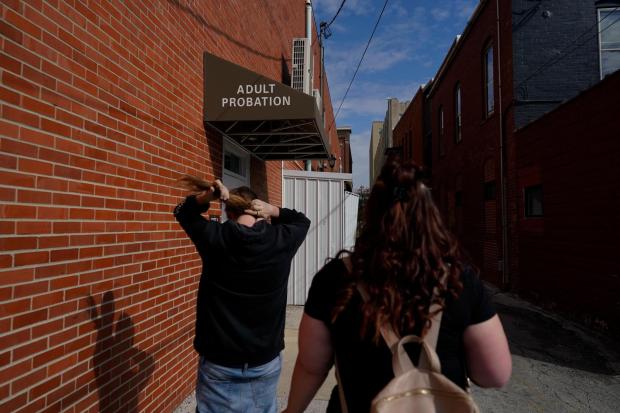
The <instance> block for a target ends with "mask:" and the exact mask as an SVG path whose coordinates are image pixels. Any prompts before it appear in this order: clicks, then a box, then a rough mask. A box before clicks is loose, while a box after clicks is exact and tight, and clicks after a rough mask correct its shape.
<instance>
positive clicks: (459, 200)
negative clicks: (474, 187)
mask: <svg viewBox="0 0 620 413" xmlns="http://www.w3.org/2000/svg"><path fill="white" fill-rule="evenodd" d="M454 206H455V207H457V208H460V207H462V206H463V191H457V192H455V193H454Z"/></svg>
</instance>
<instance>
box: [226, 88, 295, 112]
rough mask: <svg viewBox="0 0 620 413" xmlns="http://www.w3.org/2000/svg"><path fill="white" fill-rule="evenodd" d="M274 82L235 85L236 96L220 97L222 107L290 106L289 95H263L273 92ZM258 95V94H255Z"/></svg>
mask: <svg viewBox="0 0 620 413" xmlns="http://www.w3.org/2000/svg"><path fill="white" fill-rule="evenodd" d="M275 88H276V84H275V83H259V84H245V85H239V86H238V87H237V96H228V97H223V98H222V107H223V108H243V107H248V108H249V107H271V106H273V107H277V106H291V97H290V96H263V95H273V94H274V93H275ZM257 95H260V96H257Z"/></svg>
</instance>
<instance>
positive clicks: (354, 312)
mask: <svg viewBox="0 0 620 413" xmlns="http://www.w3.org/2000/svg"><path fill="white" fill-rule="evenodd" d="M346 271H347V270H346V268H345V266H344V264H343V262H342V260H333V261H331V262H329V263H328V264H327V265H325V267H323V268H322V269H321V271H319V272H318V273H317V274H316V276H315V277H314V279H313V280H312V285H311V287H310V291H309V293H308V300H307V301H306V305H305V313H306V314H308V315H309V316H310V317H312V318H315V319H318V320H321V321H323V322H324V323H325V324H326V325H327V327H328V328H329V330H330V332H331V336H332V343H333V346H334V351H335V354H336V357H337V359H338V366H339V371H340V378H341V380H342V383H343V389H344V393H345V397H346V400H347V406H348V410H349V411H350V412H367V411H369V410H370V402H371V401H372V399H373V398H374V397H375V396H376V395H377V393H379V391H380V390H381V389H382V388H383V387H385V385H386V384H387V383H388V382H389V381H390V380H391V379H392V378H394V374H393V372H392V362H391V360H392V354H391V352H390V350H389V348H388V347H387V345H386V344H385V342H384V341H383V340H381V341H380V342H379V344H378V345H375V344H374V343H373V342H372V340H371V338H365V339H362V338H360V327H361V321H362V317H361V310H360V309H361V305H362V298H361V296H360V295H359V293H358V292H357V291H355V293H354V295H353V297H352V299H351V301H350V302H349V304H348V306H347V308H346V309H345V310H344V311H343V312H342V313H341V314H340V315H339V317H338V319H337V320H336V322H335V323H332V322H331V318H332V310H333V308H334V305H335V303H336V300H337V298H338V296H339V293H340V292H341V291H342V290H343V288H344V287H345V285H346V278H345V277H346V274H347V272H346ZM461 282H462V283H463V291H462V292H461V294H460V295H459V297H458V298H457V299H454V298H452V297H451V296H449V297H448V298H447V299H446V309H445V310H444V312H443V315H442V320H441V327H440V329H439V338H438V342H437V349H436V350H437V355H438V356H439V360H440V361H441V372H442V374H444V375H445V376H446V377H448V378H449V379H450V380H452V381H453V382H454V383H456V384H457V385H458V386H460V387H462V388H465V387H466V383H467V370H466V363H465V349H464V345H463V332H464V331H465V328H467V327H468V326H469V325H472V324H477V323H481V322H483V321H486V320H488V319H490V318H491V317H493V316H494V315H495V309H494V307H493V305H492V303H491V299H490V296H489V294H488V292H487V291H486V290H485V288H484V286H483V285H482V282H481V281H480V279H478V277H477V276H476V275H475V274H474V273H472V272H471V271H469V270H466V271H464V272H463V273H462V274H461ZM404 333H405V334H403V335H406V334H419V331H411V332H404ZM407 350H408V353H409V354H410V356H411V358H412V360H413V361H414V364H417V358H418V354H419V346H418V348H408V349H407ZM327 411H328V412H338V411H340V405H339V400H338V392H337V391H336V390H335V389H334V391H332V396H331V399H330V402H329V407H328V410H327Z"/></svg>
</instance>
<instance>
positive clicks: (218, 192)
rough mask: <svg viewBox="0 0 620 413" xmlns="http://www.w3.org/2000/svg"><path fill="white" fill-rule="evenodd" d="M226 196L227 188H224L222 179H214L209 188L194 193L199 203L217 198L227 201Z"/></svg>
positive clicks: (227, 195) (205, 202)
mask: <svg viewBox="0 0 620 413" xmlns="http://www.w3.org/2000/svg"><path fill="white" fill-rule="evenodd" d="M228 197H229V193H228V188H226V186H225V185H224V184H223V183H222V181H220V180H219V179H216V180H215V182H214V183H213V185H212V186H211V187H210V188H209V190H207V191H202V192H200V193H199V194H197V195H196V201H198V203H199V204H201V205H204V204H208V203H209V202H211V201H213V200H215V199H218V198H219V199H220V200H221V201H227V200H228Z"/></svg>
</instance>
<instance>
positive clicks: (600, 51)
mask: <svg viewBox="0 0 620 413" xmlns="http://www.w3.org/2000/svg"><path fill="white" fill-rule="evenodd" d="M606 11H609V12H617V13H620V8H617V7H601V8H599V9H597V10H596V18H597V24H598V67H599V75H600V77H601V79H603V77H604V76H603V49H602V47H601V31H602V30H603V28H602V27H601V12H606ZM611 18H612V19H613V16H612V17H611ZM613 21H614V20H612V22H613ZM619 41H620V40H619ZM605 50H613V51H618V52H619V53H620V49H605ZM618 70H620V68H619V69H618Z"/></svg>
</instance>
